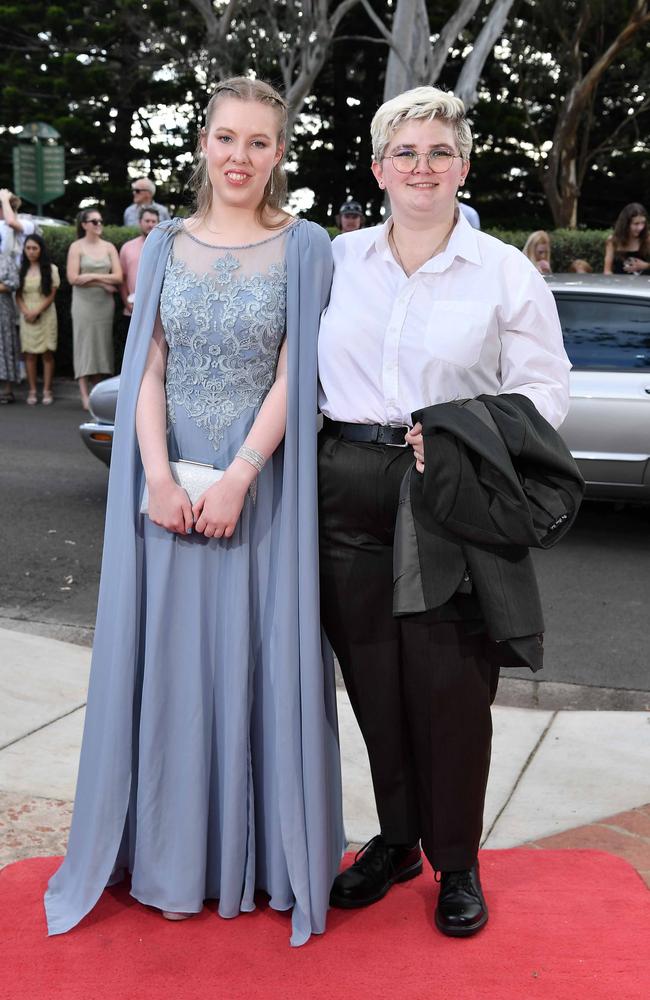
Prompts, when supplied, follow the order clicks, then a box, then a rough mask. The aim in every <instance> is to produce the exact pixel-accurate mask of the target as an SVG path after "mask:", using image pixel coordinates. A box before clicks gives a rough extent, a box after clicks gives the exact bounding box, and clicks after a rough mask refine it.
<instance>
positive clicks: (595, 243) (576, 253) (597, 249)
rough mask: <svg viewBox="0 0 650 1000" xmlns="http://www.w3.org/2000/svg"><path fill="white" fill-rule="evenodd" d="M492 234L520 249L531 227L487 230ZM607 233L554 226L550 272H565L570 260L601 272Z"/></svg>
mask: <svg viewBox="0 0 650 1000" xmlns="http://www.w3.org/2000/svg"><path fill="white" fill-rule="evenodd" d="M486 232H487V233H489V234H490V235H491V236H496V237H497V239H499V240H503V242H504V243H511V244H512V246H515V247H517V248H518V249H519V250H523V247H524V243H525V242H526V240H527V239H528V237H529V236H530V230H528V229H526V230H521V229H515V230H508V229H486ZM609 235H610V230H608V229H553V230H550V231H549V236H550V237H551V263H552V265H553V271H554V272H555V273H556V274H560V273H561V272H562V271H567V270H568V267H569V264H570V263H571V261H572V260H576V259H578V258H581V259H582V260H587V261H589V263H590V264H591V266H592V267H593V269H594V271H595V272H596V273H602V270H603V261H604V258H605V240H606V239H607V237H608V236H609Z"/></svg>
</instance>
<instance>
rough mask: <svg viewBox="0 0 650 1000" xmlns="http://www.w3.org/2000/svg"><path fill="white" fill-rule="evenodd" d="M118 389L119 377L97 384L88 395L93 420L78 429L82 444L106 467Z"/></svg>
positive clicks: (111, 446)
mask: <svg viewBox="0 0 650 1000" xmlns="http://www.w3.org/2000/svg"><path fill="white" fill-rule="evenodd" d="M119 387H120V376H119V375H114V376H113V378H107V379H104V381H103V382H98V383H97V385H96V386H95V387H94V389H93V390H92V392H91V393H90V415H91V416H92V418H93V419H92V420H91V421H87V422H86V423H85V424H81V426H80V428H79V433H80V434H81V440H82V441H83V443H84V444H85V445H87V446H88V448H90V450H91V451H92V453H93V455H96V456H97V458H100V459H101V460H102V462H106V465H110V464H111V450H112V448H113V429H114V428H113V425H114V423H115V409H116V407H117V390H118V389H119Z"/></svg>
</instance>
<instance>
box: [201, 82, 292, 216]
mask: <svg viewBox="0 0 650 1000" xmlns="http://www.w3.org/2000/svg"><path fill="white" fill-rule="evenodd" d="M225 97H234V98H236V99H237V100H239V101H257V102H259V103H260V104H266V105H268V106H269V107H271V108H273V110H274V111H275V114H276V117H277V119H278V143H280V142H283V141H284V138H285V136H286V131H287V120H288V113H287V104H286V101H285V100H284V98H283V97H281V95H280V94H279V93H278V91H277V90H275V88H274V87H272V86H271V85H270V84H268V83H264V82H263V81H262V80H251V79H249V78H248V77H245V76H233V77H230V78H229V79H228V80H222V81H221V83H218V84H217V86H216V88H215V90H214V93H213V94H212V97H211V98H210V100H209V102H208V106H207V108H206V111H205V129H206V131H207V130H209V128H210V123H211V122H212V117H213V115H214V111H215V108H216V106H217V103H218V102H219V100H220V99H221V98H225ZM194 158H195V165H194V171H193V172H192V176H191V177H190V188H191V189H192V190H193V191H194V194H195V195H196V214H197V215H198V216H204V215H206V214H207V213H208V211H209V210H210V206H211V204H212V184H211V183H210V177H209V175H208V166H207V163H206V161H205V157H204V156H203V150H202V149H201V137H200V136H199V141H198V144H197V147H196V150H195V153H194ZM286 198H287V175H286V172H285V169H284V155H283V156H282V159H281V160H280V162H279V163H277V164H276V165H275V167H274V168H273V170H272V171H271V176H270V177H269V180H268V181H267V184H266V187H265V188H264V194H263V195H262V200H261V201H260V203H259V205H258V206H257V211H256V216H257V220H258V222H260V223H261V224H262V225H265V226H266V227H267V228H268V229H274V228H275V226H274V225H269V224H268V223H267V222H265V221H264V215H265V213H266V212H267V209H270V210H271V211H279V210H281V209H282V206H283V205H284V203H285V201H286ZM284 224H285V221H284V220H281V221H280V222H278V223H276V226H282V225H284Z"/></svg>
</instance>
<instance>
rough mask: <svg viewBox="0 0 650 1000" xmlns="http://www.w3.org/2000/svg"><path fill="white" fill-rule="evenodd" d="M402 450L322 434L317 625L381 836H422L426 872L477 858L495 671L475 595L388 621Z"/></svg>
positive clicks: (406, 455)
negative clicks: (355, 737) (340, 682)
mask: <svg viewBox="0 0 650 1000" xmlns="http://www.w3.org/2000/svg"><path fill="white" fill-rule="evenodd" d="M412 463H413V453H412V451H411V449H410V448H405V449H402V448H395V447H390V446H386V445H375V444H357V443H352V442H349V441H345V440H339V439H338V438H335V437H331V436H328V435H327V432H325V431H324V432H321V435H320V440H319V459H318V471H319V512H320V566H321V602H322V614H323V625H324V628H325V631H326V633H327V636H328V638H329V641H330V642H331V644H332V647H333V649H334V652H335V653H336V656H337V659H338V661H339V664H340V666H341V670H342V673H343V677H344V680H345V684H346V687H347V690H348V694H349V696H350V701H351V704H352V707H353V709H354V713H355V715H356V718H357V721H358V723H359V727H360V729H361V733H362V735H363V738H364V740H365V743H366V747H367V749H368V756H369V759H370V768H371V772H372V780H373V787H374V792H375V800H376V803H377V811H378V814H379V821H380V825H381V832H382V835H383V836H384V838H385V840H386V841H387V842H388V843H389V844H405V845H411V844H413V843H415V842H416V841H417V840H418V839H419V840H421V841H422V847H423V849H424V852H425V854H426V856H427V857H428V859H429V861H430V863H431V865H432V866H433V867H434V868H436V869H439V870H442V871H454V870H457V869H462V868H469V867H470V866H471V865H472V864H473V862H474V860H475V858H476V854H477V851H478V846H479V841H480V837H481V830H482V825H483V806H484V800H485V788H486V785H487V778H488V771H489V766H490V748H491V740H492V719H491V712H490V705H491V703H492V701H493V700H494V697H495V695H496V689H497V683H498V676H499V671H498V667H495V666H494V665H493V664H492V663H491V662H490V660H489V657H488V655H487V642H488V640H487V637H486V634H485V632H484V630H483V627H482V622H481V621H480V619H479V620H477V617H478V615H479V612H478V611H477V605H476V603H475V601H474V599H473V597H471V596H470V597H464V596H462V595H458V596H456V597H455V598H454V599H452V601H451V602H450V603H449V604H448V605H445V606H444V607H443V608H441V609H434V610H433V611H431V612H425V613H422V614H415V615H409V616H405V617H400V618H395V617H393V614H392V590H393V536H394V528H395V516H396V511H397V504H398V499H399V488H400V483H401V480H402V478H403V476H404V473H405V472H406V470H407V469H408V467H409V466H410V465H411V464H412Z"/></svg>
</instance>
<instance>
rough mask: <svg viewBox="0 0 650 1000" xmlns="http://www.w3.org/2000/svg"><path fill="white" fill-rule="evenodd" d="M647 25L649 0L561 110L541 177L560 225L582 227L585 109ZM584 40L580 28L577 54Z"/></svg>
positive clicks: (637, 8)
mask: <svg viewBox="0 0 650 1000" xmlns="http://www.w3.org/2000/svg"><path fill="white" fill-rule="evenodd" d="M587 23H588V22H587V19H586V18H585V20H584V30H586V26H587ZM647 24H650V11H649V10H648V0H636V3H635V5H634V9H633V11H632V13H631V14H630V16H629V18H628V20H627V23H626V24H625V25H624V26H623V27H622V28H621V31H620V32H619V34H618V35H617V37H616V38H615V39H614V41H613V42H612V43H611V45H609V46H608V48H607V49H606V50H605V51H604V52H601V53H600V55H598V56H597V57H596V59H595V61H594V62H593V64H592V65H591V67H590V68H589V70H588V71H587V72H586V73H584V74H583V73H581V72H580V71H579V70H578V72H579V74H580V75H579V76H578V77H577V78H576V79H575V81H574V84H573V86H572V87H571V90H570V91H569V93H568V94H567V96H566V98H565V99H564V102H563V104H562V105H561V107H560V110H559V112H558V118H557V122H556V125H555V131H554V133H553V148H552V149H551V152H550V154H549V157H548V160H547V161H546V166H545V167H544V169H543V172H542V178H541V180H542V187H543V188H544V193H545V194H546V198H547V200H548V204H549V208H550V209H551V212H552V215H553V221H554V223H555V225H556V226H559V227H566V228H569V229H575V227H576V226H577V224H578V199H579V197H580V183H579V180H578V165H577V149H578V137H579V129H580V127H581V125H583V117H584V112H585V109H586V108H587V107H588V105H589V102H590V101H591V99H592V97H593V94H594V91H595V90H596V87H597V86H598V84H599V83H600V80H601V78H602V76H603V75H604V74H605V73H606V71H607V70H608V69H609V67H610V66H611V64H612V63H613V62H614V60H615V59H616V57H617V56H618V55H620V53H621V52H622V51H623V49H625V48H626V46H628V45H629V44H630V43H631V42H632V41H633V39H634V38H635V36H636V35H637V34H638V32H639V31H640V30H641V29H642V28H644V27H645V26H646V25H647ZM579 27H580V26H579ZM581 41H582V33H581V32H580V30H579V29H578V31H577V33H576V37H575V39H574V45H575V47H576V51H578V46H579V44H580V43H581ZM583 146H584V147H585V149H586V147H587V143H586V141H584V142H583Z"/></svg>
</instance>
